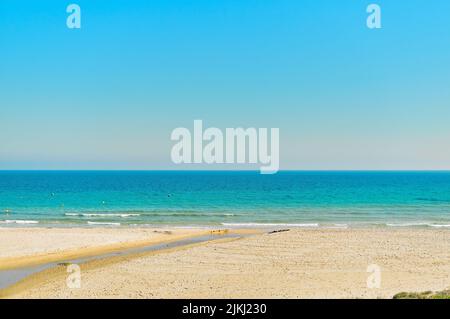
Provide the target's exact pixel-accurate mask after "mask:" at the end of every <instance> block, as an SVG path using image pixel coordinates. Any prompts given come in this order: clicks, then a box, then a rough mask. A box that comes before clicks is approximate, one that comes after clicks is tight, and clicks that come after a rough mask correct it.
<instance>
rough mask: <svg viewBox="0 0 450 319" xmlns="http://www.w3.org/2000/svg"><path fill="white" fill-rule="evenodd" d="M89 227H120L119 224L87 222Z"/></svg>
mask: <svg viewBox="0 0 450 319" xmlns="http://www.w3.org/2000/svg"><path fill="white" fill-rule="evenodd" d="M87 223H88V224H89V225H103V226H120V223H102V222H87Z"/></svg>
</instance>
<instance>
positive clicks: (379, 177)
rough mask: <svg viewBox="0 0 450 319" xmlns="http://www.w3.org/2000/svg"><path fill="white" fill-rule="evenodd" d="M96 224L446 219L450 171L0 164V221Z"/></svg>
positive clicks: (434, 223) (443, 223)
mask: <svg viewBox="0 0 450 319" xmlns="http://www.w3.org/2000/svg"><path fill="white" fill-rule="evenodd" d="M24 223H25V224H24ZM97 223H98V224H97ZM103 223H120V224H121V225H136V224H137V225H174V224H175V225H185V226H195V225H206V226H207V225H221V224H225V225H228V224H249V223H250V224H260V223H263V224H305V226H315V225H316V224H317V225H319V226H344V224H345V225H350V226H352V225H364V224H373V225H384V226H386V225H387V226H426V227H449V226H450V172H279V173H278V174H275V175H261V174H259V173H258V172H206V171H196V172H175V171H172V172H168V171H145V172H144V171H0V227H6V226H14V225H16V226H17V225H21V226H23V225H38V226H42V225H46V226H48V225H50V226H51V225H53V226H58V225H60V226H64V225H86V226H89V225H91V226H95V225H101V224H103Z"/></svg>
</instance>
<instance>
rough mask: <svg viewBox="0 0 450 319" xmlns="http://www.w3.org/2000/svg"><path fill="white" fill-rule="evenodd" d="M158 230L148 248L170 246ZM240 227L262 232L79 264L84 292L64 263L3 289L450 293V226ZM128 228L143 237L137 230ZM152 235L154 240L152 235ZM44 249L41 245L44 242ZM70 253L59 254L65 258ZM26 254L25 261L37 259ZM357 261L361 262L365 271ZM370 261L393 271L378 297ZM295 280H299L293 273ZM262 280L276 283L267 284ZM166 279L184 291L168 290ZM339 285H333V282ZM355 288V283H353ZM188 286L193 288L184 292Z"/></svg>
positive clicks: (23, 293)
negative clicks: (73, 284)
mask: <svg viewBox="0 0 450 319" xmlns="http://www.w3.org/2000/svg"><path fill="white" fill-rule="evenodd" d="M15 229H16V230H17V229H18V228H15ZM31 229H36V228H31ZM99 229H100V228H97V229H96V230H99ZM103 230H104V231H106V233H108V234H113V235H114V234H117V235H120V236H124V234H123V233H121V232H124V229H123V228H107V229H103ZM154 230H155V229H154ZM278 230H280V229H278ZM29 231H30V228H22V229H21V230H20V231H19V232H24V233H27V232H29ZM52 231H53V232H54V231H55V229H41V230H40V232H41V234H40V235H42V234H43V233H47V234H50V233H52ZM89 231H92V229H90V230H89V229H88V231H87V232H89ZM156 231H158V233H154V234H156V235H157V236H154V237H152V238H151V239H148V240H147V241H146V242H145V245H148V244H155V243H157V242H158V240H159V242H161V239H162V238H163V239H166V241H165V242H168V241H167V239H168V238H167V237H164V236H169V234H163V233H161V229H156ZM172 231H173V232H174V233H171V235H170V237H171V238H170V241H172V242H174V241H177V240H180V239H182V238H192V237H195V236H197V235H200V234H205V230H200V231H198V230H190V231H189V233H188V234H186V233H183V232H182V231H181V233H177V232H176V231H177V230H176V229H173V230H172ZM178 231H180V230H178ZM184 231H186V230H184ZM222 231H224V230H223V229H222ZM228 231H230V232H235V231H237V230H234V229H229V230H228ZM238 231H239V232H241V233H242V234H255V233H256V232H259V234H257V235H256V236H250V237H248V236H245V237H244V238H241V239H236V238H222V239H215V240H214V241H213V242H211V241H207V242H201V243H194V244H191V245H189V244H188V245H184V246H182V247H172V248H169V249H160V250H156V251H151V252H149V251H147V252H137V253H136V254H130V255H121V256H120V255H119V256H109V257H107V258H102V259H95V260H90V261H87V262H85V263H81V264H80V265H81V269H82V271H83V282H85V281H86V289H81V290H73V291H72V290H67V288H65V287H64V285H63V284H64V283H65V279H64V278H65V277H66V276H67V273H66V272H65V267H61V266H58V267H53V268H51V269H47V270H44V271H43V272H39V273H36V274H33V275H31V276H29V277H27V278H25V279H24V280H22V281H21V282H19V283H17V284H15V285H13V286H11V287H9V288H8V289H6V290H3V291H2V292H1V296H0V297H13V298H60V297H61V298H97V297H100V298H103V297H105V298H110V297H121V298H140V297H145V298H183V297H184V298H205V297H207V296H210V295H211V296H212V297H215V298H221V297H222V298H263V297H265V298H278V297H279V296H284V297H288V298H304V297H312V298H317V297H324V298H335V297H344V298H370V297H374V298H388V297H389V298H390V297H392V296H393V295H394V294H396V293H400V292H402V291H426V290H444V289H446V288H448V287H450V279H449V276H450V232H449V231H447V229H423V228H421V229H418V228H404V227H402V228H390V229H388V228H350V229H325V228H290V229H289V230H286V229H285V231H282V232H273V233H269V232H268V229H267V228H264V229H259V230H258V231H256V230H255V229H241V230H238ZM72 232H76V233H78V234H80V232H81V233H86V229H85V228H80V229H75V231H74V229H72ZM125 232H126V233H129V232H136V229H135V228H131V229H128V230H125ZM206 232H207V233H208V232H211V231H210V230H209V231H206ZM144 233H145V234H146V236H148V235H149V230H148V229H147V230H145V231H144ZM0 234H1V232H0ZM162 241H163V242H164V240H162ZM137 243H139V244H144V242H143V241H131V242H130V241H128V242H127V241H125V242H122V243H118V244H116V246H114V245H113V246H114V247H105V246H103V247H100V248H99V247H89V249H91V250H89V251H90V252H93V251H96V252H99V251H102V250H103V252H104V251H105V249H106V250H108V249H112V251H116V252H117V251H120V250H121V249H122V251H123V250H124V249H126V247H130V246H134V247H136V245H137ZM35 244H37V245H39V243H38V242H36V243H35ZM41 244H42V243H41ZM47 244H49V245H54V244H55V243H54V242H47ZM0 245H1V243H0ZM3 245H4V243H3ZM141 247H142V246H141ZM82 250H83V249H82ZM82 250H81V251H78V253H83V254H85V253H86V250H84V252H83V251H82ZM0 251H1V250H0ZM71 253H72V254H73V253H74V252H71ZM66 254H67V252H66V253H64V252H59V256H67V255H66ZM72 256H73V255H72ZM51 257H54V255H52V256H51ZM77 257H80V254H79V255H78V256H77ZM15 258H16V259H17V257H15ZM24 258H25V260H26V258H29V256H28V257H24ZM34 258H36V257H34ZM63 259H66V258H63ZM3 260H5V259H3ZM18 260H24V259H20V258H19V259H18ZM30 260H33V258H31V259H30V258H29V259H28V261H30ZM34 261H35V262H36V259H34ZM269 261H270V262H269ZM355 262H358V263H359V264H358V266H355ZM336 263H337V264H336ZM371 263H375V264H380V266H381V269H383V270H385V269H387V270H388V272H387V275H385V276H387V278H388V279H387V280H386V278H384V279H383V281H387V282H388V283H389V284H388V286H389V287H388V289H381V290H380V291H377V290H367V289H366V288H365V284H366V277H367V269H366V268H367V265H369V264H371ZM194 265H196V266H194ZM207 265H209V266H208V267H206V266H207ZM1 266H2V258H0V268H1ZM186 267H187V269H186ZM205 267H206V268H205ZM249 267H250V268H249ZM126 269H128V270H126ZM125 270H126V271H125ZM281 270H283V271H281ZM429 270H433V271H429ZM124 271H125V272H124ZM280 271H281V272H280ZM186 272H187V273H186ZM100 273H101V276H100ZM258 273H259V275H258ZM292 274H297V275H296V276H294V277H292ZM411 274H414V275H411ZM122 277H123V279H120V280H124V281H125V282H124V283H122V284H119V283H117V284H115V283H114V282H113V283H109V282H110V280H112V278H122ZM108 278H109V279H108ZM190 278H192V280H191V279H190ZM263 278H266V279H267V280H268V281H267V282H264V281H261V280H262V279H263ZM333 278H334V279H333ZM63 279H64V280H63ZM194 279H195V280H194ZM205 280H206V281H207V282H209V285H211V286H212V287H214V290H213V291H210V289H209V288H208V286H204V285H205ZM355 281H356V284H355ZM143 282H144V283H145V282H147V283H148V285H149V286H150V287H147V286H146V285H144V284H143ZM164 282H172V283H174V284H178V286H177V285H175V286H172V285H169V286H170V287H166V286H167V285H166V284H164ZM187 282H188V283H187ZM293 282H297V284H298V287H295V286H293V285H292V283H293ZM352 282H353V284H350V283H352ZM330 283H334V284H333V285H331V286H330ZM347 283H349V285H350V286H349V287H346V285H347ZM179 286H180V287H183V286H186V287H185V288H184V289H182V290H180V288H179ZM305 287H306V288H305ZM395 287H397V288H395ZM148 289H149V290H148ZM305 289H306V290H305ZM339 289H342V291H340V290H339Z"/></svg>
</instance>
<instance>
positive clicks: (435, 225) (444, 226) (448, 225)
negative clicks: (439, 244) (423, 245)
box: [430, 224, 450, 228]
mask: <svg viewBox="0 0 450 319" xmlns="http://www.w3.org/2000/svg"><path fill="white" fill-rule="evenodd" d="M430 227H436V228H447V227H450V224H443V225H437V224H431V225H430Z"/></svg>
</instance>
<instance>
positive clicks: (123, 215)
mask: <svg viewBox="0 0 450 319" xmlns="http://www.w3.org/2000/svg"><path fill="white" fill-rule="evenodd" d="M64 215H65V216H80V217H121V218H126V217H135V216H141V214H131V213H130V214H106V213H105V214H100V213H65V214H64Z"/></svg>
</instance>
